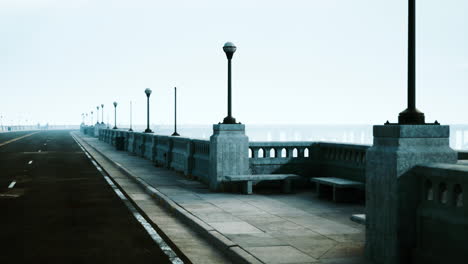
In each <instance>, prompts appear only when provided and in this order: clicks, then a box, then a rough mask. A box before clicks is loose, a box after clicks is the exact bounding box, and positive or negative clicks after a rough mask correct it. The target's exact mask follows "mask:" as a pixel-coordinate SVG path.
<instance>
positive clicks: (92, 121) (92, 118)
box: [91, 111, 94, 125]
mask: <svg viewBox="0 0 468 264" xmlns="http://www.w3.org/2000/svg"><path fill="white" fill-rule="evenodd" d="M93 123H94V115H93V111H91V125H93Z"/></svg>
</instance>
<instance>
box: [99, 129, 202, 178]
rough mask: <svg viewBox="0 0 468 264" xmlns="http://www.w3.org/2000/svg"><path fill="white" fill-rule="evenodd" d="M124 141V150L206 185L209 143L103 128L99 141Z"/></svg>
mask: <svg viewBox="0 0 468 264" xmlns="http://www.w3.org/2000/svg"><path fill="white" fill-rule="evenodd" d="M117 137H123V138H124V150H125V151H128V152H129V153H132V154H135V155H137V156H140V157H143V158H145V159H148V160H151V161H153V162H154V163H155V164H156V165H158V166H162V167H166V168H170V169H173V170H175V171H179V172H182V173H183V174H184V175H191V176H196V177H198V178H199V179H200V180H202V181H203V182H206V181H207V179H208V174H209V159H210V142H209V141H207V140H198V139H190V138H184V137H170V136H161V135H155V134H147V133H141V132H129V131H126V130H119V129H101V130H100V133H99V139H100V140H102V141H104V142H106V143H109V144H111V145H113V146H115V145H116V138H117Z"/></svg>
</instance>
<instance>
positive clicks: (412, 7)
mask: <svg viewBox="0 0 468 264" xmlns="http://www.w3.org/2000/svg"><path fill="white" fill-rule="evenodd" d="M398 123H399V124H400V125H416V124H424V123H425V121H424V113H423V112H421V111H419V110H418V109H417V108H416V0H408V108H406V110H404V111H403V112H401V113H400V115H399V116H398Z"/></svg>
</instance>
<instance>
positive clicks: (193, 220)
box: [75, 133, 263, 264]
mask: <svg viewBox="0 0 468 264" xmlns="http://www.w3.org/2000/svg"><path fill="white" fill-rule="evenodd" d="M75 135H76V136H77V137H79V138H80V140H81V141H83V142H84V143H85V144H86V145H87V146H89V147H90V148H92V149H93V150H94V151H96V152H97V153H99V154H100V155H102V156H103V157H104V159H106V160H107V161H108V162H110V163H111V164H112V165H114V166H116V167H117V168H118V169H119V171H120V172H122V173H123V174H125V175H126V176H127V177H129V178H130V179H132V180H133V181H135V182H136V183H137V184H138V185H140V186H141V187H142V188H143V189H144V190H145V192H146V193H147V194H149V195H150V196H151V197H153V199H155V200H156V201H157V202H158V203H159V204H162V205H164V206H165V207H166V208H168V209H169V211H171V212H172V213H173V214H174V215H175V216H176V217H178V218H179V219H180V220H182V221H183V222H184V223H186V224H188V225H189V226H190V227H192V228H194V229H195V230H196V231H198V232H199V233H200V234H202V235H203V236H204V237H205V238H206V239H208V240H209V241H210V242H212V243H213V244H214V245H215V246H216V247H218V248H220V249H221V250H222V252H223V253H225V254H226V255H227V256H229V257H230V258H231V260H233V261H234V262H235V263H241V264H263V262H262V261H260V260H259V259H257V258H256V257H254V256H253V255H251V254H250V253H249V252H247V251H245V250H244V249H243V248H242V247H241V246H239V245H237V244H236V243H234V242H233V241H231V240H230V239H229V238H227V237H226V236H224V235H223V234H221V233H219V232H218V231H217V230H215V229H214V228H213V227H211V226H210V225H209V224H207V223H205V222H203V221H202V220H200V219H199V218H198V217H196V216H194V215H193V214H191V213H190V212H189V211H187V210H185V209H184V208H183V207H181V206H180V205H179V204H177V203H176V202H174V201H173V200H171V199H170V198H169V197H167V196H166V195H164V194H163V193H161V192H160V191H158V190H157V189H156V188H154V187H153V186H151V185H149V184H148V183H146V182H145V181H144V180H142V179H141V178H139V177H138V176H136V175H134V174H133V173H132V172H130V171H129V170H127V169H126V168H125V167H123V166H122V165H120V164H119V163H118V162H115V161H113V160H111V159H110V158H109V157H107V156H106V155H105V154H103V153H102V152H101V151H100V150H98V149H96V148H95V147H93V146H91V145H90V144H89V143H88V142H86V141H85V140H84V139H82V138H81V135H79V133H76V134H75Z"/></svg>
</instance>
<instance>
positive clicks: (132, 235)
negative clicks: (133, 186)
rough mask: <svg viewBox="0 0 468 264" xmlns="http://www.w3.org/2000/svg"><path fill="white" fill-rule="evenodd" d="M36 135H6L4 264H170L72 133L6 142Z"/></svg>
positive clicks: (0, 231)
mask: <svg viewBox="0 0 468 264" xmlns="http://www.w3.org/2000/svg"><path fill="white" fill-rule="evenodd" d="M30 133H31V132H22V133H20V134H16V135H13V134H10V133H1V134H0V263H170V261H169V259H168V257H167V256H166V255H165V254H164V252H163V251H162V250H161V249H160V248H159V247H158V245H157V244H156V243H155V242H154V241H153V240H152V239H151V237H150V235H148V233H147V232H146V231H145V229H144V228H143V227H142V226H141V224H140V223H139V222H138V221H137V220H136V219H135V218H134V216H133V215H132V213H131V212H130V211H129V209H128V208H127V207H126V206H125V204H124V203H123V202H122V201H121V200H120V198H119V197H118V196H117V195H116V194H115V193H114V191H113V190H112V188H111V187H110V186H109V185H108V184H107V182H106V181H105V179H104V178H103V176H102V175H101V174H100V172H99V171H98V170H97V169H96V168H95V167H94V165H93V164H92V163H91V161H90V160H89V159H88V158H87V157H86V155H85V154H84V152H83V151H82V150H81V148H80V147H79V146H78V145H77V144H76V142H75V141H74V140H73V138H72V137H71V135H70V134H69V131H41V132H38V133H35V134H33V135H31V136H27V137H24V138H22V139H20V140H17V141H14V142H11V143H8V144H4V145H2V142H3V143H5V142H7V141H9V140H11V139H12V138H17V137H20V136H24V135H26V134H30ZM13 181H15V182H16V184H15V185H14V186H13V187H12V188H9V186H10V187H11V184H12V182H13Z"/></svg>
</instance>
